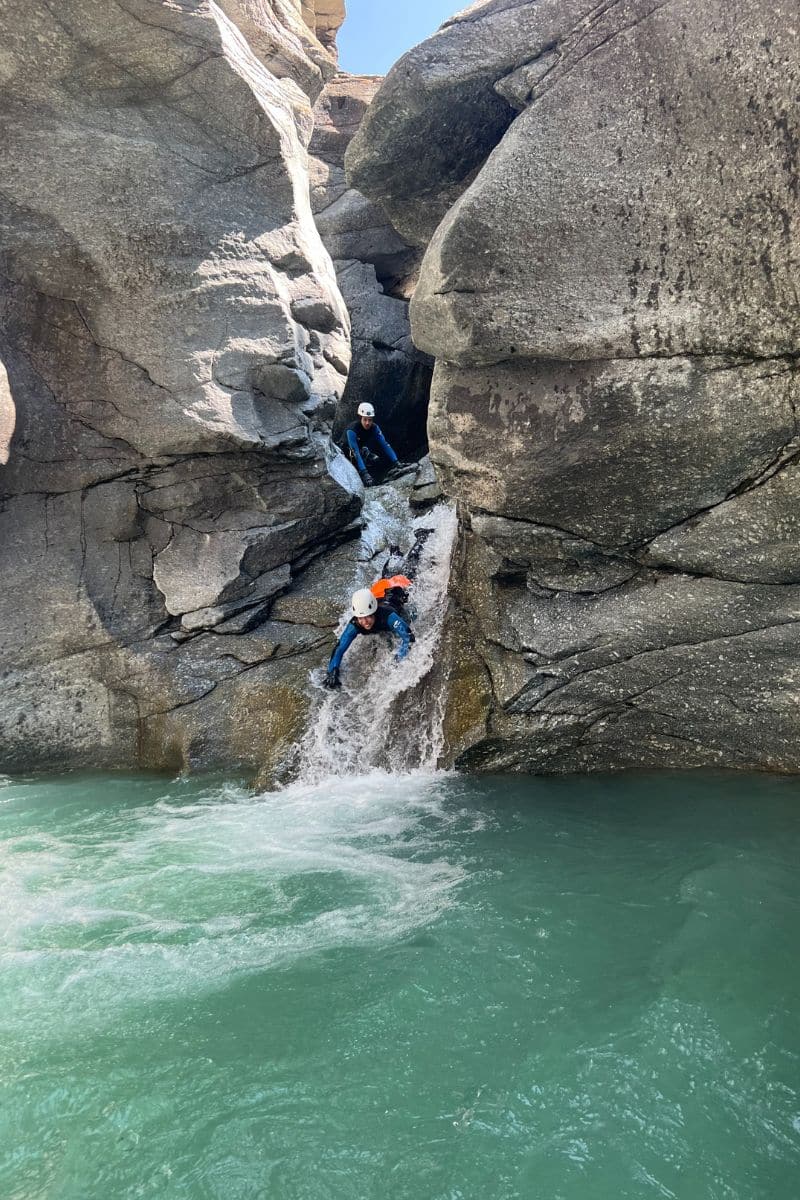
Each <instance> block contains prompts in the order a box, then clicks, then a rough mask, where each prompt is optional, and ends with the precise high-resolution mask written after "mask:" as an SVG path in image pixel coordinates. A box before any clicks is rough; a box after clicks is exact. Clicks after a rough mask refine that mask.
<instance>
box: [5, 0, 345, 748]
mask: <svg viewBox="0 0 800 1200" xmlns="http://www.w3.org/2000/svg"><path fill="white" fill-rule="evenodd" d="M299 7H300V6H299V2H298V3H297V4H294V3H292V4H290V5H287V4H286V3H284V0H274V2H273V0H269V2H268V0H258V2H256V0H235V2H234V0H226V3H225V4H224V5H222V6H217V5H216V4H209V3H207V2H206V0H177V2H170V3H162V2H161V0H128V2H127V3H126V4H125V5H112V6H110V7H109V6H108V5H106V4H104V3H101V0H74V2H73V3H71V4H70V5H69V6H67V8H66V9H64V10H63V11H62V10H59V12H56V11H55V8H54V6H53V5H51V4H48V3H45V2H44V0H25V2H24V3H23V2H22V0H0V13H1V14H2V16H3V27H4V29H5V30H6V38H5V42H4V48H3V53H2V56H0V57H1V61H0V127H1V128H0V134H1V136H0V172H1V173H2V177H3V188H2V196H0V242H1V243H2V258H3V270H2V284H0V359H2V362H3V364H4V367H5V371H6V372H7V386H6V376H5V375H3V378H2V381H1V383H0V461H2V460H4V459H5V458H6V457H7V456H8V453H9V451H8V446H7V443H8V439H9V434H10V432H11V428H12V425H13V418H14V414H15V416H16V429H15V431H14V436H13V440H12V441H11V446H10V458H9V461H8V465H7V466H5V467H4V468H3V469H2V471H0V522H2V525H3V529H2V531H0V544H2V545H3V549H4V555H3V566H4V582H3V589H2V601H0V605H1V606H2V614H1V615H0V620H1V621H2V625H3V631H4V636H3V647H2V668H3V679H4V687H3V693H2V701H0V769H6V770H9V769H11V770H14V769H21V768H27V767H30V766H36V765H42V764H50V765H54V764H67V765H71V766H75V765H93V766H98V765H108V766H121V765H135V764H140V765H149V766H157V767H164V766H168V767H174V766H180V765H187V764H189V765H193V766H212V765H213V766H234V767H242V768H243V769H247V770H253V771H255V770H258V769H260V768H261V767H263V765H264V764H265V763H266V762H274V763H277V762H278V760H279V759H280V758H281V757H282V756H283V755H284V754H285V753H286V752H287V750H288V747H289V746H290V744H291V741H292V737H293V735H294V732H296V726H297V722H298V721H299V719H300V716H299V714H300V713H301V712H302V711H304V707H305V706H306V705H307V690H308V689H307V672H308V667H309V665H311V663H312V662H315V661H317V659H318V657H319V654H320V651H319V648H318V647H319V642H320V638H321V637H323V638H325V637H328V636H329V633H328V630H329V628H330V626H331V625H332V624H333V621H332V620H330V619H328V621H327V624H326V626H325V628H323V629H322V630H320V628H319V627H318V626H316V625H314V624H306V625H304V626H302V627H300V626H294V625H293V626H291V628H289V629H286V628H285V627H284V625H281V626H280V627H279V628H276V629H269V630H268V631H264V632H260V633H259V632H257V630H258V629H260V628H261V627H262V624H261V623H263V621H264V620H265V618H266V617H267V616H268V615H269V611H270V607H271V605H272V604H273V602H274V600H275V598H276V596H277V595H279V594H281V593H285V592H286V591H287V590H291V589H292V588H293V587H296V586H298V585H299V584H300V583H301V582H302V576H303V572H304V571H305V570H306V569H307V568H308V566H309V564H310V563H311V562H313V560H314V558H315V556H316V555H318V554H320V553H322V552H323V551H324V550H325V549H326V548H330V547H331V546H335V545H336V544H337V543H338V542H341V541H342V540H343V539H346V538H348V537H352V536H353V534H354V533H355V532H357V525H356V524H354V521H355V520H356V518H357V516H358V511H359V507H360V499H359V493H358V483H357V480H354V479H353V478H352V472H349V468H347V467H345V466H343V464H341V463H338V464H337V463H336V462H335V461H333V460H332V459H331V450H330V446H329V440H328V433H329V429H330V423H331V421H332V419H333V416H334V413H335V410H336V406H337V404H338V402H339V400H340V399H341V395H342V393H343V389H344V385H345V380H346V372H347V366H348V360H349V336H348V334H349V321H348V316H347V311H346V308H345V305H344V303H343V301H342V298H341V295H340V292H339V290H338V287H337V285H336V279H335V274H334V270H333V266H332V263H331V260H330V257H329V255H328V253H327V252H326V250H325V249H324V247H323V245H322V243H321V241H320V238H319V235H318V233H317V230H316V227H315V225H314V221H313V218H312V214H311V208H310V204H309V197H308V171H307V154H306V148H305V143H306V142H307V139H308V137H309V136H310V133H311V124H312V120H311V107H312V98H313V96H314V95H315V94H316V92H317V91H318V90H319V87H320V86H321V84H322V80H323V75H324V74H325V73H327V74H332V73H333V71H334V70H335V63H334V60H333V58H332V56H331V55H330V54H329V53H328V51H326V50H325V48H324V47H323V46H322V45H321V44H320V42H319V41H318V40H317V39H316V38H315V36H314V31H313V30H311V29H308V28H305V27H304V32H303V34H302V37H300V36H299V33H298V30H299V22H300V18H299V15H298V14H299ZM62 8H63V6H62ZM289 9H291V10H292V15H291V19H290V17H289V16H287V13H288V12H289ZM323 11H324V12H328V8H325V6H323ZM233 18H236V19H238V20H241V23H242V28H245V29H247V30H249V31H251V32H252V31H253V30H257V31H258V32H259V37H258V38H257V37H256V36H255V34H253V38H254V42H256V43H257V44H256V45H252V44H251V43H250V42H249V41H248V40H247V38H246V37H245V36H244V34H243V32H242V28H240V27H239V26H238V25H237V24H235V22H234V19H233ZM326 19H327V18H326ZM331 19H332V18H331ZM325 28H330V26H329V25H326V26H325ZM301 32H302V31H301ZM270 39H271V40H270ZM279 42H280V43H282V44H283V46H284V50H283V51H281V52H280V53H279V52H278V50H276V49H275V45H276V44H277V43H279ZM270 45H271V46H272V51H270V50H269V46H270ZM290 49H291V50H292V52H291V53H290V52H289V50H290ZM312 51H313V53H312ZM293 55H294V57H293ZM278 58H281V66H280V68H278V66H276V62H277V59H278ZM293 64H295V66H296V67H297V69H296V71H294V68H293ZM270 67H271V68H274V69H269V68H270ZM301 68H302V69H301ZM293 71H294V73H293ZM304 88H307V89H308V92H307V91H305V90H303V89H304ZM309 93H310V94H309ZM329 468H330V469H329ZM343 485H344V486H343ZM254 630H255V632H254ZM309 648H311V649H309ZM286 659H289V664H288V666H287V663H286V662H285V660H286ZM279 662H280V663H281V664H282V667H281V668H279V666H278V663H279ZM293 663H296V664H298V665H297V668H296V670H293V669H292V664H293ZM243 677H246V680H247V685H246V688H242V689H240V690H238V691H237V690H236V687H235V684H236V681H237V680H241V679H242V678H243ZM245 693H246V703H245V702H244V700H243V699H242V697H243V696H244V695H245ZM234 696H235V697H236V701H235V702H234ZM245 726H246V728H245ZM212 727H213V732H212Z"/></svg>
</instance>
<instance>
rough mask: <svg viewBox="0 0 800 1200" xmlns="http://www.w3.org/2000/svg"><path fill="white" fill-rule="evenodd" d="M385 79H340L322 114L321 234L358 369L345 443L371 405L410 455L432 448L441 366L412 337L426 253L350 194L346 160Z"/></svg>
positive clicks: (317, 131) (317, 128)
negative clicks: (436, 368)
mask: <svg viewBox="0 0 800 1200" xmlns="http://www.w3.org/2000/svg"><path fill="white" fill-rule="evenodd" d="M380 81H381V77H380V76H377V75H347V74H339V75H336V76H335V77H334V78H333V79H332V80H330V81H329V82H328V83H327V84H326V86H325V88H324V90H323V92H322V94H321V95H320V97H319V99H318V100H317V103H316V105H315V108H314V133H313V135H312V138H311V143H310V151H311V157H310V159H309V172H310V179H311V204H312V207H313V210H314V216H315V220H316V222H317V228H318V229H319V231H320V234H321V235H322V239H323V241H324V243H325V245H326V247H327V249H328V250H329V252H330V254H331V256H332V257H333V260H334V264H335V267H336V274H337V278H338V282H339V287H340V289H341V291H342V295H343V296H344V299H345V302H346V304H347V308H348V312H349V315H350V324H351V344H352V361H351V366H350V374H349V376H348V381H347V387H346V389H345V393H344V396H343V397H342V400H341V403H340V405H339V408H338V411H337V415H336V420H335V422H334V436H335V437H336V438H337V439H341V438H342V437H343V436H344V430H345V427H346V425H347V424H348V423H349V422H350V421H352V420H354V418H355V415H356V410H357V409H358V406H359V404H360V403H361V402H362V401H369V402H370V403H372V404H374V405H375V406H376V409H377V413H378V420H379V422H380V425H381V428H382V429H383V431H384V433H385V434H386V435H387V437H388V438H389V440H390V441H391V444H392V445H393V446H394V447H395V449H396V451H397V452H398V454H400V455H401V456H402V457H410V456H412V455H413V456H414V457H417V456H419V454H421V453H423V452H424V450H425V449H426V446H427V442H426V420H427V414H428V396H429V393H430V383H431V370H432V366H433V363H432V360H431V359H430V358H429V357H428V355H426V354H425V353H424V352H423V351H421V350H419V349H417V347H416V346H415V345H414V342H413V340H412V337H411V325H410V321H409V311H408V309H409V305H408V301H409V298H410V296H411V294H412V292H413V289H414V285H415V283H416V276H417V272H418V269H419V263H420V258H421V254H420V252H419V250H418V249H416V248H414V247H412V246H410V245H409V244H408V242H407V241H406V240H405V239H404V238H402V237H401V236H400V234H399V233H398V232H397V230H396V229H395V228H394V227H393V225H392V224H391V222H390V221H389V219H388V217H387V216H386V213H385V212H384V211H383V209H382V208H381V206H380V205H379V204H376V203H375V202H373V201H371V200H368V199H367V198H366V196H364V195H363V194H362V193H361V192H359V191H358V190H357V189H356V188H351V187H349V186H348V183H347V180H346V177H345V169H344V159H345V153H346V150H347V147H348V145H349V144H350V142H351V140H352V139H353V137H354V135H355V134H356V133H357V131H358V129H359V126H360V124H361V122H362V121H363V119H364V115H365V113H366V112H368V110H369V105H370V103H371V101H372V98H373V96H374V95H375V92H376V90H377V88H378V85H379V84H380Z"/></svg>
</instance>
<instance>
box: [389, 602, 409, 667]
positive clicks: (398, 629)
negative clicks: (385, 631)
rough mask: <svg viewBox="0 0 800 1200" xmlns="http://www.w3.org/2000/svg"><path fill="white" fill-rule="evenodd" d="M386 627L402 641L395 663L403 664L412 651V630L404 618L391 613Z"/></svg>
mask: <svg viewBox="0 0 800 1200" xmlns="http://www.w3.org/2000/svg"><path fill="white" fill-rule="evenodd" d="M386 625H387V627H388V628H389V629H391V631H392V633H393V634H394V635H395V637H397V638H399V639H400V646H399V648H398V650H397V653H396V654H395V656H394V658H395V662H402V661H403V659H404V658H405V656H406V655H407V654H408V652H409V650H410V649H411V630H410V629H409V628H408V626H407V625H406V623H405V621H404V620H403V618H402V617H398V615H397V613H396V612H393V613H391V615H390V616H389V617H388V618H387V621H386Z"/></svg>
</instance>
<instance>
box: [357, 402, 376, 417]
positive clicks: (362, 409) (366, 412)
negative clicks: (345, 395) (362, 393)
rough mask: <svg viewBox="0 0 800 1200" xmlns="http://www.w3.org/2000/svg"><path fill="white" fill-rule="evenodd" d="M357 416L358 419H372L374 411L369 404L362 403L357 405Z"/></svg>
mask: <svg viewBox="0 0 800 1200" xmlns="http://www.w3.org/2000/svg"><path fill="white" fill-rule="evenodd" d="M358 415H359V416H360V417H374V416H375V409H374V408H373V407H372V405H371V404H368V403H367V402H366V401H364V403H363V404H359V406H358Z"/></svg>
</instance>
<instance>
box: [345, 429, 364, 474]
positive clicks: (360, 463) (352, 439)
mask: <svg viewBox="0 0 800 1200" xmlns="http://www.w3.org/2000/svg"><path fill="white" fill-rule="evenodd" d="M347 444H348V446H349V447H350V449H351V450H352V451H353V457H354V458H355V460H356V466H357V467H358V473H359V475H363V474H364V472H365V471H366V469H367V468H366V467H365V466H364V460H363V458H362V457H361V451H360V450H359V448H358V438H357V437H356V435H355V431H354V430H352V429H348V431H347Z"/></svg>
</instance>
